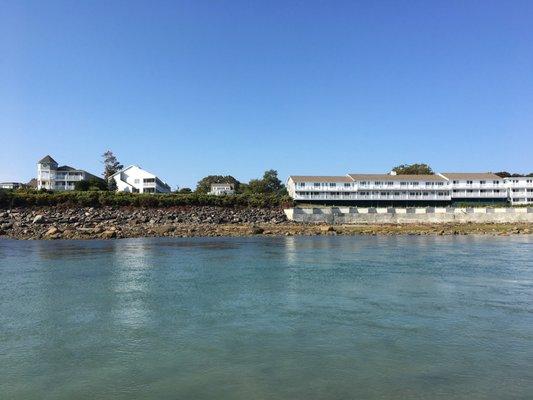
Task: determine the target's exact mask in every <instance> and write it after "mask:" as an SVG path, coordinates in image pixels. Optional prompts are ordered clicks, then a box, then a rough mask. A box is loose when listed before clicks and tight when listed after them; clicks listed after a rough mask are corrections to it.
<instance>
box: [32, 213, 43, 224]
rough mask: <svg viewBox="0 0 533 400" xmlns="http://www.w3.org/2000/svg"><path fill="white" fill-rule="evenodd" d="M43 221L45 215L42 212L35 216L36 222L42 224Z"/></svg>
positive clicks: (34, 220) (34, 221)
mask: <svg viewBox="0 0 533 400" xmlns="http://www.w3.org/2000/svg"><path fill="white" fill-rule="evenodd" d="M43 222H44V215H42V214H39V215H36V216H35V218H34V219H33V223H34V224H42V223H43Z"/></svg>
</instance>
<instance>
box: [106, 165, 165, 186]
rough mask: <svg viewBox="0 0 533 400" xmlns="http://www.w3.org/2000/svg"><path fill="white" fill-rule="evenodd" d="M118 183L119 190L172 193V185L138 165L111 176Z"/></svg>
mask: <svg viewBox="0 0 533 400" xmlns="http://www.w3.org/2000/svg"><path fill="white" fill-rule="evenodd" d="M109 179H110V180H111V179H114V180H115V182H116V184H117V191H118V192H130V193H170V191H171V189H170V186H169V185H167V184H166V183H165V182H163V181H162V180H161V179H159V178H158V177H157V176H155V175H154V174H152V173H150V172H148V171H145V170H144V169H142V168H141V167H139V166H137V165H130V166H129V167H126V168H124V169H123V170H122V171H119V172H116V173H114V174H113V175H111V176H110V177H109Z"/></svg>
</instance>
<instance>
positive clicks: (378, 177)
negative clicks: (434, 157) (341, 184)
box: [348, 174, 446, 182]
mask: <svg viewBox="0 0 533 400" xmlns="http://www.w3.org/2000/svg"><path fill="white" fill-rule="evenodd" d="M348 176H350V178H352V179H353V180H354V181H402V182H403V181H424V182H426V181H427V182H446V179H444V178H443V177H442V176H439V175H389V174H348Z"/></svg>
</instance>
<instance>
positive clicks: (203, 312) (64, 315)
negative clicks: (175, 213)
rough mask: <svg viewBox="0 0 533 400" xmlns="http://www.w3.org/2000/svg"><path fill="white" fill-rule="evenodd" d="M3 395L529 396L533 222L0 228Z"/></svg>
mask: <svg viewBox="0 0 533 400" xmlns="http://www.w3.org/2000/svg"><path fill="white" fill-rule="evenodd" d="M0 398H2V399H103V398H105V399H194V400H196V399H199V400H202V399H247V400H248V399H532V398H533V238H532V237H511V238H510V237H506V238H493V237H301V238H299V237H287V238H217V239H210V238H199V239H132V240H118V241H86V242H83V241H80V242H69V241H58V242H40V241H33V242H24V241H20V242H17V241H7V240H4V241H0Z"/></svg>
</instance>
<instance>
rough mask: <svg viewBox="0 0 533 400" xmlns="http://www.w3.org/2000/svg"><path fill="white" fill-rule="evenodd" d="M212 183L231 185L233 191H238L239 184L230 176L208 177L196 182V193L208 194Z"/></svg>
mask: <svg viewBox="0 0 533 400" xmlns="http://www.w3.org/2000/svg"><path fill="white" fill-rule="evenodd" d="M212 183H232V184H233V186H234V188H235V191H238V190H239V186H240V182H239V181H238V180H237V179H235V178H234V177H233V176H231V175H226V176H223V175H209V176H206V177H205V178H202V179H201V180H200V181H198V184H197V185H196V191H197V192H198V193H208V192H209V191H210V190H211V184H212Z"/></svg>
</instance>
